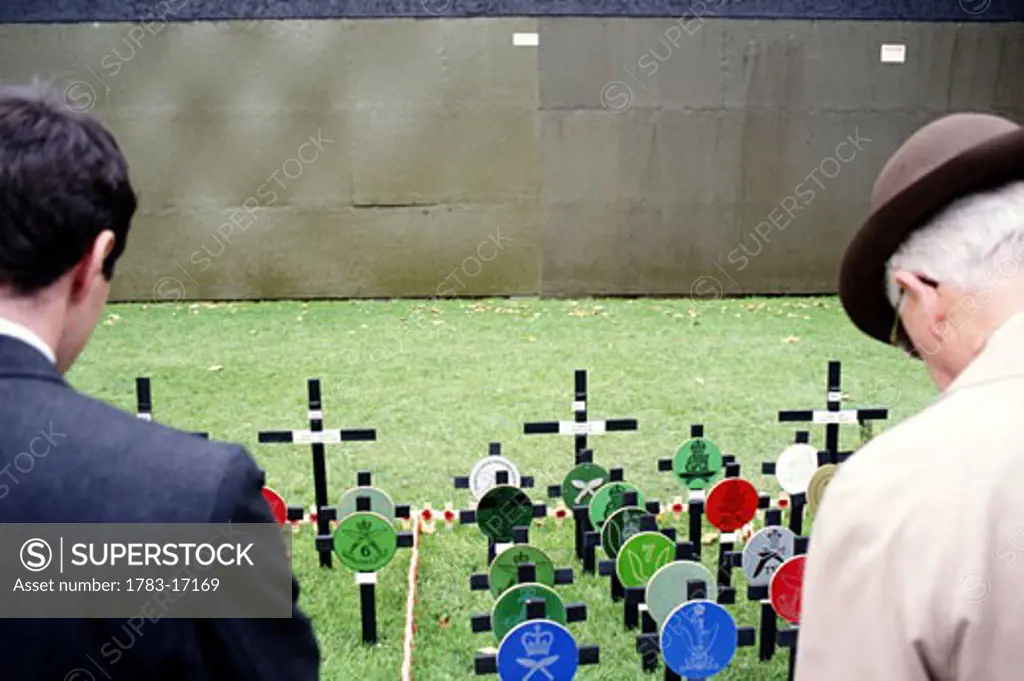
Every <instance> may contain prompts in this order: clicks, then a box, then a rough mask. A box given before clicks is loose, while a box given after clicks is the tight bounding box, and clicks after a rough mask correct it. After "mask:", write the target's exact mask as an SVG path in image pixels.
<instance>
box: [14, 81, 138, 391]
mask: <svg viewBox="0 0 1024 681" xmlns="http://www.w3.org/2000/svg"><path fill="white" fill-rule="evenodd" d="M135 209H136V196H135V192H134V190H133V189H132V186H131V183H130V182H129V179H128V164H127V162H126V161H125V159H124V156H123V155H122V154H121V150H120V149H119V147H118V145H117V142H116V141H115V140H114V137H113V135H112V134H111V133H110V132H109V131H108V130H107V129H106V128H104V127H103V125H102V124H101V123H100V122H99V121H98V120H97V119H95V118H93V117H91V116H88V115H86V114H80V113H76V112H74V111H71V110H70V109H68V108H67V107H66V106H65V105H64V103H63V101H62V99H61V98H60V97H59V96H57V95H56V93H55V92H53V91H52V90H51V89H49V88H47V87H45V86H40V85H37V84H33V85H31V86H5V87H0V317H2V318H3V319H5V320H7V321H8V322H13V323H15V324H18V325H20V326H21V327H23V328H25V329H27V330H28V331H30V332H32V333H33V334H34V335H35V336H36V337H37V338H38V339H40V340H41V341H42V342H43V343H44V344H45V345H46V346H48V347H49V349H50V350H52V353H53V355H54V356H55V358H56V363H57V366H58V367H59V369H60V370H61V371H62V372H63V371H66V370H67V369H68V368H70V366H71V364H72V363H73V362H74V360H75V359H76V358H77V356H78V354H79V353H80V352H81V351H82V349H83V347H84V346H85V344H86V342H87V341H88V339H89V337H90V335H91V334H92V331H93V328H94V327H95V325H96V323H97V321H98V320H99V316H100V315H101V314H102V311H103V307H104V305H105V304H106V302H107V296H108V295H109V292H110V280H111V279H112V277H113V275H114V265H115V263H116V262H117V260H118V258H119V257H120V256H121V254H122V253H123V252H124V249H125V242H126V240H127V237H128V229H129V226H130V224H131V220H132V216H133V215H134V214H135Z"/></svg>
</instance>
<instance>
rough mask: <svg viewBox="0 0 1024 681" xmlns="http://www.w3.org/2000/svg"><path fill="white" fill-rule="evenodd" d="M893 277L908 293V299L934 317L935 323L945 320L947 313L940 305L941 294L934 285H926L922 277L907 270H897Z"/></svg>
mask: <svg viewBox="0 0 1024 681" xmlns="http://www.w3.org/2000/svg"><path fill="white" fill-rule="evenodd" d="M892 276H893V280H894V281H895V282H896V285H897V286H899V287H900V289H902V290H904V291H906V292H907V297H908V298H909V299H911V300H913V301H914V303H915V305H916V307H918V308H919V309H921V310H923V311H924V312H925V313H927V314H928V315H929V316H932V317H934V318H935V321H941V320H942V319H944V318H945V316H946V311H945V309H943V306H942V305H941V304H940V302H941V301H940V296H939V292H938V289H937V288H936V287H935V285H934V284H931V283H925V282H924V281H922V279H921V277H919V276H917V275H916V274H914V273H913V272H908V271H906V270H897V271H896V272H893V275H892Z"/></svg>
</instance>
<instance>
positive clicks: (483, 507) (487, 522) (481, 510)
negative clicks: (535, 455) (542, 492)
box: [476, 485, 533, 544]
mask: <svg viewBox="0 0 1024 681" xmlns="http://www.w3.org/2000/svg"><path fill="white" fill-rule="evenodd" d="M532 520H533V502H532V501H530V497H528V496H527V495H526V492H524V491H523V490H521V489H519V488H518V487H510V486H509V485H497V486H496V487H492V488H491V489H489V490H487V492H486V493H485V494H484V496H483V498H482V499H481V500H480V503H479V504H477V507H476V522H477V524H478V525H479V526H480V531H481V532H483V533H484V535H485V536H486V537H487V538H488V539H490V540H491V541H493V542H495V543H497V544H508V543H509V542H511V541H512V528H514V527H529V526H530V522H531V521H532Z"/></svg>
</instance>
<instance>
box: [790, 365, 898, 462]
mask: <svg viewBox="0 0 1024 681" xmlns="http://www.w3.org/2000/svg"><path fill="white" fill-rule="evenodd" d="M842 404H843V389H842V366H841V364H840V363H839V362H838V361H835V360H832V361H830V362H829V363H828V390H827V402H826V406H825V409H823V410H822V409H813V410H812V409H803V410H786V411H780V412H779V423H807V422H810V423H817V424H825V449H824V451H825V454H826V456H825V457H824V460H823V461H822V463H833V464H839V463H842V462H843V461H844V460H845V459H846V458H848V457H849V456H850V455H851V454H852V453H853V452H840V451H839V426H840V425H842V424H854V423H856V424H859V425H860V426H861V427H863V426H864V425H865V424H866V423H867V422H868V421H875V420H882V419H887V418H889V410H888V409H843V408H842Z"/></svg>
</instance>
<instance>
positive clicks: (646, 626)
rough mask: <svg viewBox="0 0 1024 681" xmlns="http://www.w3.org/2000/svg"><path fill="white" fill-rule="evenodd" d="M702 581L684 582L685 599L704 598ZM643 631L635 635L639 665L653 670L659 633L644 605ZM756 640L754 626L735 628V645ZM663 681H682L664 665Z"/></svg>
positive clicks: (657, 652)
mask: <svg viewBox="0 0 1024 681" xmlns="http://www.w3.org/2000/svg"><path fill="white" fill-rule="evenodd" d="M704 589H705V585H704V581H703V580H700V579H692V580H690V581H688V582H687V583H686V595H687V599H686V600H687V601H692V600H697V599H701V598H704ZM641 631H642V632H643V633H642V634H640V635H639V636H637V637H636V652H637V653H639V655H640V666H641V668H642V669H643V670H644V671H645V672H653V671H654V670H655V669H657V668H658V658H659V657H660V656H661V635H660V633H659V631H658V623H657V622H655V621H654V618H653V617H651V613H650V611H649V610H647V608H646V607H645V608H644V609H643V622H642V625H641ZM756 642H757V630H756V629H755V628H754V627H737V628H736V646H737V647H739V648H746V647H749V646H753V645H755V643H756ZM665 681H682V677H681V676H679V675H678V674H676V673H675V672H674V671H672V670H671V669H669V668H668V666H667V665H666V667H665ZM688 681H705V680H704V679H689V680H688Z"/></svg>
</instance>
